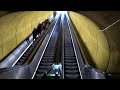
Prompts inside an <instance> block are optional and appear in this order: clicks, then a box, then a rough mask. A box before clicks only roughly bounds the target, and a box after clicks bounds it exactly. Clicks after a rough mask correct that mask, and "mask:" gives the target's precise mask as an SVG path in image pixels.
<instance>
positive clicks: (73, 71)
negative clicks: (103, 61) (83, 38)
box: [63, 17, 81, 79]
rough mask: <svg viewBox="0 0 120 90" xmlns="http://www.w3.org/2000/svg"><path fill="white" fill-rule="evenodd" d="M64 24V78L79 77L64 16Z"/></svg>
mask: <svg viewBox="0 0 120 90" xmlns="http://www.w3.org/2000/svg"><path fill="white" fill-rule="evenodd" d="M64 25H65V26H64V27H65V28H64V63H63V64H64V79H81V77H80V70H79V67H78V63H77V59H76V55H75V52H74V47H73V42H72V39H71V35H70V31H69V27H68V24H67V19H66V17H65V21H64Z"/></svg>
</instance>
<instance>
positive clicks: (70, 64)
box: [65, 63, 77, 66]
mask: <svg viewBox="0 0 120 90" xmlns="http://www.w3.org/2000/svg"><path fill="white" fill-rule="evenodd" d="M65 65H67V66H75V65H77V63H65Z"/></svg>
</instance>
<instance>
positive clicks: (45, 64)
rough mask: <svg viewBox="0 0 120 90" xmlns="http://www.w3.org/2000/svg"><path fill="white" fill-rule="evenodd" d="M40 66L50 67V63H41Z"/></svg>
mask: <svg viewBox="0 0 120 90" xmlns="http://www.w3.org/2000/svg"><path fill="white" fill-rule="evenodd" d="M41 65H44V66H50V65H52V63H43V62H42V63H41Z"/></svg>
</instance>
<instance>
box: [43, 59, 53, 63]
mask: <svg viewBox="0 0 120 90" xmlns="http://www.w3.org/2000/svg"><path fill="white" fill-rule="evenodd" d="M42 62H47V63H49V62H53V60H46V59H44V60H42Z"/></svg>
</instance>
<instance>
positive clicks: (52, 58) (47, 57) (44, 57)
mask: <svg viewBox="0 0 120 90" xmlns="http://www.w3.org/2000/svg"><path fill="white" fill-rule="evenodd" d="M43 59H48V60H49V59H54V57H43Z"/></svg>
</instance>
